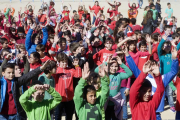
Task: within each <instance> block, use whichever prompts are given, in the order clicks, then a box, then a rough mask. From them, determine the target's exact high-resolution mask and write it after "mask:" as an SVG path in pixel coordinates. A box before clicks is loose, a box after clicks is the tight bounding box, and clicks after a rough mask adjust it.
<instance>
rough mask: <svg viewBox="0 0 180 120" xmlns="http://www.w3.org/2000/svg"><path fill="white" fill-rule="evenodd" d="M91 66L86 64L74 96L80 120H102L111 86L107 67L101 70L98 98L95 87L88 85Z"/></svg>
mask: <svg viewBox="0 0 180 120" xmlns="http://www.w3.org/2000/svg"><path fill="white" fill-rule="evenodd" d="M89 73H90V71H89V65H88V63H86V64H85V65H84V69H83V70H82V78H81V79H80V81H79V83H78V85H77V87H76V89H75V93H74V94H75V95H74V98H73V99H74V103H75V109H76V113H77V115H78V117H79V120H90V119H91V120H102V113H101V110H102V108H103V107H104V104H105V102H106V100H107V98H108V91H109V84H108V80H109V78H108V77H107V66H106V67H104V68H102V67H101V68H100V69H99V75H100V77H101V85H102V88H101V95H100V96H99V97H97V98H96V89H95V87H94V86H93V85H86V86H85V84H86V79H87V78H88V77H89Z"/></svg>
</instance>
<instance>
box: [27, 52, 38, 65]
mask: <svg viewBox="0 0 180 120" xmlns="http://www.w3.org/2000/svg"><path fill="white" fill-rule="evenodd" d="M29 60H30V61H29V62H30V63H31V64H34V63H36V62H38V59H37V58H35V57H34V56H33V55H32V54H31V55H30V58H29Z"/></svg>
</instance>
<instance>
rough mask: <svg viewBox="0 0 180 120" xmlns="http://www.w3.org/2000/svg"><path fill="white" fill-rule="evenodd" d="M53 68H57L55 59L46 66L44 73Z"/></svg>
mask: <svg viewBox="0 0 180 120" xmlns="http://www.w3.org/2000/svg"><path fill="white" fill-rule="evenodd" d="M53 68H56V62H55V61H50V63H49V64H48V65H47V67H46V68H45V70H44V73H45V74H48V73H50V70H52V69H53Z"/></svg>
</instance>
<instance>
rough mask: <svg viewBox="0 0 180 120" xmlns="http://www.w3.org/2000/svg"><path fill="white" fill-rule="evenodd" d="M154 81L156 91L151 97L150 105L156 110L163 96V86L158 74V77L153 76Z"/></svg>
mask: <svg viewBox="0 0 180 120" xmlns="http://www.w3.org/2000/svg"><path fill="white" fill-rule="evenodd" d="M158 69H159V68H158ZM154 79H155V81H156V84H157V89H156V92H155V93H154V95H153V98H152V103H153V104H154V105H155V109H157V108H158V106H159V103H160V102H161V98H162V96H163V93H164V84H163V82H162V77H161V75H160V74H159V75H158V76H154Z"/></svg>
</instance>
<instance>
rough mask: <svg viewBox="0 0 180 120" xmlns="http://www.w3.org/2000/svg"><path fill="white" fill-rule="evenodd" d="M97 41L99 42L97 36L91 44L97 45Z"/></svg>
mask: <svg viewBox="0 0 180 120" xmlns="http://www.w3.org/2000/svg"><path fill="white" fill-rule="evenodd" d="M99 43H100V40H99V38H95V40H94V41H93V42H92V45H93V46H95V47H98V46H99Z"/></svg>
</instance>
